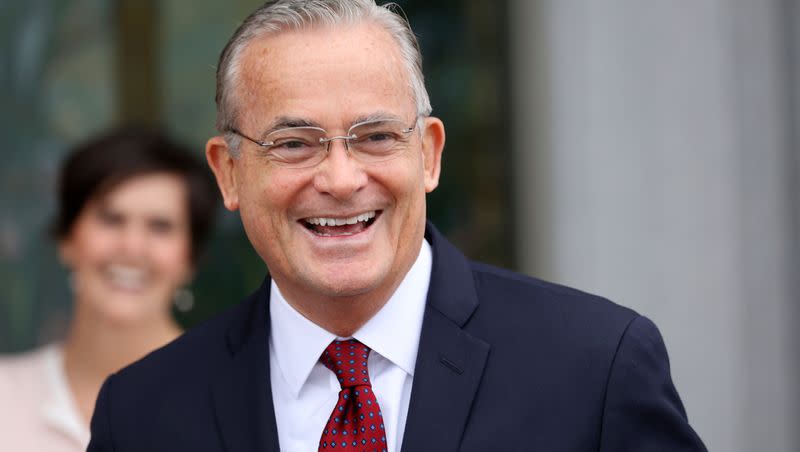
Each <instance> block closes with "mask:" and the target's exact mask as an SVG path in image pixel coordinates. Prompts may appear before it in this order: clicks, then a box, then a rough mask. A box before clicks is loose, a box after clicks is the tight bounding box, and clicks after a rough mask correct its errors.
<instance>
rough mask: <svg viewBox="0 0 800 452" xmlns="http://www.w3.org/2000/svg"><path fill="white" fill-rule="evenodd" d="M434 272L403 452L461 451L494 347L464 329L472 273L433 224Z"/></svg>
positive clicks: (474, 301) (473, 298)
mask: <svg viewBox="0 0 800 452" xmlns="http://www.w3.org/2000/svg"><path fill="white" fill-rule="evenodd" d="M426 238H427V239H428V241H429V242H430V243H431V247H432V248H433V257H434V260H433V271H432V273H431V283H430V288H429V290H428V302H427V305H426V308H425V318H424V320H423V323H422V334H421V336H420V345H419V353H418V355H417V364H416V368H415V371H414V383H413V386H412V390H411V401H410V403H409V408H408V416H407V421H406V427H405V433H404V436H403V445H402V450H403V451H404V452H423V451H429V450H430V451H450V450H457V449H458V445H459V443H460V441H461V436H462V434H463V432H464V427H465V425H466V423H467V420H468V418H469V413H470V407H471V406H472V401H473V399H474V397H475V393H476V391H477V389H478V386H479V384H480V381H481V377H482V376H483V370H484V366H485V364H486V359H487V358H488V356H489V348H490V347H489V345H488V344H487V343H485V342H483V341H482V340H480V339H478V338H476V337H474V336H472V335H470V334H469V333H467V332H465V331H464V330H463V329H462V327H463V326H464V324H466V322H467V321H468V320H469V318H470V317H471V315H472V313H473V312H474V311H475V309H476V308H477V306H478V298H477V294H476V292H475V287H474V282H473V279H472V271H471V269H470V267H469V263H468V262H467V260H466V259H465V258H464V256H463V255H461V253H460V252H459V251H458V250H456V249H455V248H454V247H453V246H452V245H450V244H449V243H448V242H447V241H445V240H444V238H442V237H441V235H440V234H439V233H438V231H436V229H435V228H433V226H432V225H430V224H428V228H427V229H426Z"/></svg>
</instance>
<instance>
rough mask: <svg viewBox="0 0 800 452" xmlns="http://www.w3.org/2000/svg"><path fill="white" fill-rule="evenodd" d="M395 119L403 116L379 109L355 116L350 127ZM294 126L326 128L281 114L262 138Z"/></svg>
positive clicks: (296, 117) (314, 122)
mask: <svg viewBox="0 0 800 452" xmlns="http://www.w3.org/2000/svg"><path fill="white" fill-rule="evenodd" d="M395 120H402V118H401V117H400V116H398V115H396V114H393V113H389V112H386V111H377V112H375V113H370V114H367V115H361V116H358V117H357V118H355V119H354V120H353V121H352V122H351V123H350V126H349V127H353V126H354V125H356V124H360V123H362V122H377V121H395ZM293 127H318V128H320V129H323V130H325V128H324V127H322V125H320V124H319V123H318V122H316V121H312V120H310V119H308V118H301V117H299V116H279V117H277V118H275V120H274V121H272V123H270V125H269V126H268V127H267V128H266V129H264V132H263V133H262V134H261V139H264V138H266V136H267V135H269V134H270V133H272V132H274V131H276V130H281V129H290V128H293Z"/></svg>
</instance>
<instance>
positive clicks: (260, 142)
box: [227, 114, 425, 168]
mask: <svg viewBox="0 0 800 452" xmlns="http://www.w3.org/2000/svg"><path fill="white" fill-rule="evenodd" d="M424 117H425V115H421V114H420V115H417V117H416V118H415V119H414V122H413V123H412V124H411V126H410V127H406V128H404V129H402V130H401V131H400V132H401V133H403V134H406V136H407V134H410V133H412V132H413V131H414V130H416V129H417V126H418V125H419V121H420V119H422V118H424ZM381 122H399V123H402V120H401V119H395V118H387V119H370V120H367V121H361V122H358V123H355V124H353V125H351V126H350V128H348V129H347V133H348V135H335V136H332V137H329V136H327V134H328V131H327V130H325V129H323V128H322V127H317V126H297V127H284V128H281V129H278V130H274V131H272V132H270V134H273V133H276V132H282V131H284V130H292V129H311V130H317V131H320V132H322V133H323V135H324V136H323V137H321V138H320V139H319V142H320V144H325V145H326V146H325V157H327V155H328V154H330V152H331V143H332V142H333V141H335V140H342V141H344V147H345V150H346V151H347V153H348V154H349V155H351V156H352V154H351V153H350V141H352V140H355V139H357V138H358V136H356V135H355V134H353V133H352V130H353V129H354V128H356V127H360V126H363V125H367V124H373V123H381ZM227 132H228V133H232V134H234V135H238V136H240V137H242V138H244V139H245V140H247V141H250V142H251V143H253V144H255V145H256V146H259V147H261V148H266V149H269V148H270V147H272V146H274V145H275V142H274V141H263V140H256V139H254V138H251V137H249V136H247V135H245V134H244V133H242V132H241V131H240V130H239V129H238V128H235V127H230V128H228V129H227ZM356 159H357V158H356ZM323 160H325V158H324V157H323V158H322V159H321V160H320V161H319V162H317V163H314V164H311V165H308V166H300V167H297V168H310V167H314V166H316V165H318V164H320V163H322V161H323ZM278 164H279V165H281V166H282V164H281V163H278Z"/></svg>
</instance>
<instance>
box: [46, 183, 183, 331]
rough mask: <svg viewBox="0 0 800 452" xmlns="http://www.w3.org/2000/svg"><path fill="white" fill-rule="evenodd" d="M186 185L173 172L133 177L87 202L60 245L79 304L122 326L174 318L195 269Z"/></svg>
mask: <svg viewBox="0 0 800 452" xmlns="http://www.w3.org/2000/svg"><path fill="white" fill-rule="evenodd" d="M187 203H188V196H187V187H186V184H185V182H184V181H183V180H182V179H181V178H180V177H179V176H176V175H173V174H169V173H152V174H145V175H141V176H134V177H132V178H130V179H128V180H126V181H124V182H122V183H121V184H119V185H118V186H117V187H115V188H114V189H113V190H111V191H110V192H108V193H107V194H105V195H104V196H101V197H99V198H97V199H93V200H90V201H89V202H87V203H86V205H85V206H84V208H83V210H82V211H81V213H80V214H79V215H78V217H77V219H76V220H75V223H74V224H73V226H72V230H71V231H70V234H69V235H68V236H66V237H64V238H63V239H62V240H61V241H60V243H59V252H60V256H61V259H62V261H63V262H64V263H65V265H66V266H67V267H69V269H70V270H71V271H72V274H73V289H74V294H75V300H76V303H77V306H76V309H77V310H78V311H80V310H86V311H91V312H92V313H93V314H94V315H99V316H101V317H104V318H106V319H108V320H111V321H113V322H114V323H117V324H120V325H123V324H125V325H127V324H135V323H139V322H149V321H152V320H153V319H158V318H159V316H169V315H170V314H169V313H170V303H171V302H172V299H173V296H174V294H175V291H176V289H178V288H180V287H181V286H182V285H183V284H185V283H186V282H188V279H189V278H190V275H191V272H192V264H191V237H190V234H191V232H190V224H189V208H188V205H187Z"/></svg>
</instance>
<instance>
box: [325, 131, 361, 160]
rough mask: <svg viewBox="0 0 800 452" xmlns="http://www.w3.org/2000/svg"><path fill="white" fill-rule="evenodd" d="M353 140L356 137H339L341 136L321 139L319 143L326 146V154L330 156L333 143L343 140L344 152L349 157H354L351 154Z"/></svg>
mask: <svg viewBox="0 0 800 452" xmlns="http://www.w3.org/2000/svg"><path fill="white" fill-rule="evenodd" d="M353 138H355V135H339V136H335V137H330V138H320V139H319V141H320V143H322V144H324V145H325V146H326V147H325V151H326V153H327V154H330V153H331V146H333V142H334V141H336V140H341V141H342V143H343V144H344V151H345V152H346V153H347V155H349V156H351V157H352V154H351V153H350V140H352V139H353Z"/></svg>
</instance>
